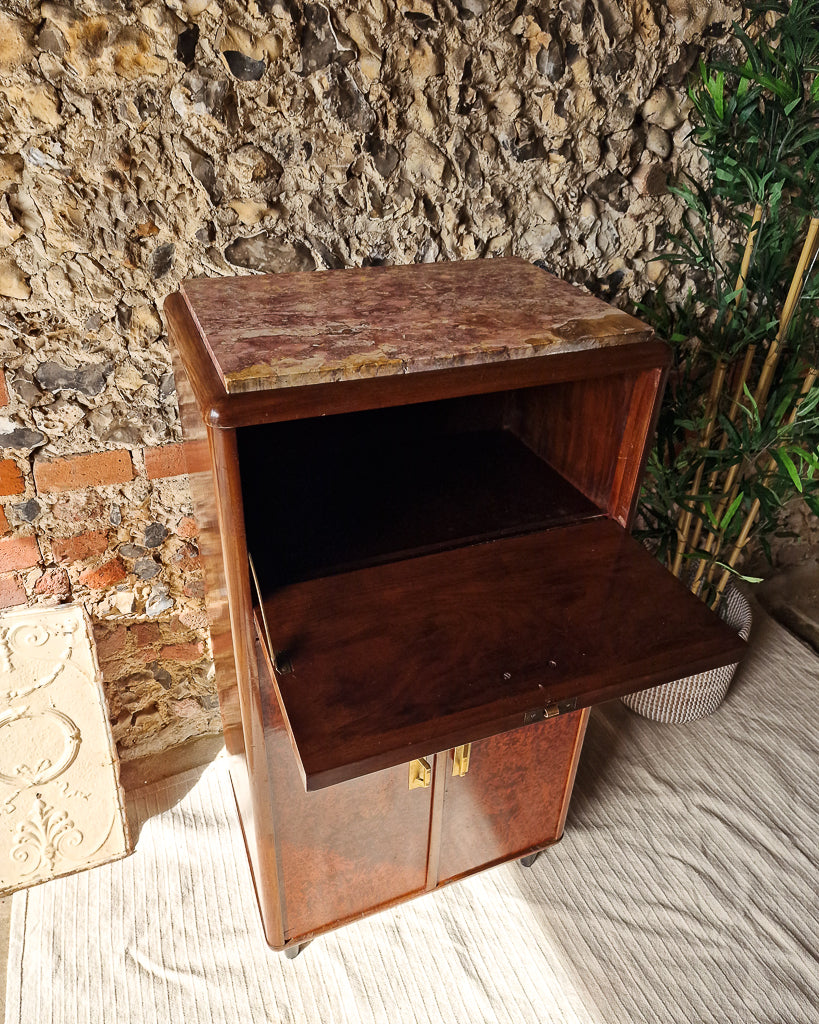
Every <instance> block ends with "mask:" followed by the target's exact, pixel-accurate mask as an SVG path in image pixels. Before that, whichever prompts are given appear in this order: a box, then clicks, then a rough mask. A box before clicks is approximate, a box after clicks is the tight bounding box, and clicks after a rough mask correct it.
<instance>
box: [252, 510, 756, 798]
mask: <svg viewBox="0 0 819 1024" xmlns="http://www.w3.org/2000/svg"><path fill="white" fill-rule="evenodd" d="M265 612H266V615H267V620H268V623H269V624H270V629H271V634H272V640H273V643H274V645H275V647H276V650H277V651H282V652H286V654H287V656H288V658H289V659H290V661H291V662H292V667H293V671H292V672H290V673H288V674H285V675H281V674H279V675H277V677H276V685H277V687H278V691H279V693H280V697H281V701H282V706H283V709H284V714H285V719H286V721H287V723H288V727H289V728H290V730H291V732H292V735H293V737H294V742H295V745H296V748H297V750H298V753H299V756H300V759H301V764H302V767H303V771H304V776H305V781H306V785H307V787H308V788H311V789H312V788H318V787H322V786H325V785H331V784H333V783H335V782H339V781H342V780H344V779H349V778H352V777H354V776H356V775H360V774H364V773H366V772H368V771H375V770H378V769H381V768H384V767H388V766H389V765H394V764H397V763H399V762H401V761H407V760H409V759H411V758H413V757H415V756H418V755H419V754H423V753H425V752H428V751H429V750H430V749H437V750H443V749H446V748H447V747H450V746H455V745H456V744H459V743H465V742H468V741H471V740H476V739H480V738H482V737H485V736H488V735H491V734H492V733H494V732H501V731H505V730H508V729H513V728H516V727H518V726H520V725H522V724H524V722H525V721H526V720H528V719H529V718H530V717H531V713H532V712H535V711H536V710H537V709H538V708H540V709H541V710H542V708H543V707H544V706H545V705H546V704H549V703H552V702H564V701H568V700H571V701H576V702H577V703H576V706H578V707H584V706H588V705H590V704H594V703H596V702H599V701H601V700H608V699H609V698H612V697H616V696H621V695H623V694H625V693H631V692H633V691H635V690H639V689H643V688H644V687H647V686H653V685H656V684H659V683H663V682H668V681H669V680H671V679H673V678H676V677H678V676H682V675H687V674H689V673H692V672H697V671H701V670H703V669H706V668H712V667H715V666H716V665H721V664H728V663H730V662H734V661H737V660H739V657H740V656H741V654H742V651H743V650H744V646H745V645H744V644H743V642H742V641H741V640H739V639H738V637H737V636H736V634H735V633H734V632H733V631H732V630H730V629H729V628H728V627H727V626H726V625H725V624H724V623H723V622H722V621H721V620H720V619H718V618H717V617H716V616H715V615H714V614H713V613H712V612H710V611H709V610H708V608H706V607H705V605H703V604H702V603H701V602H699V601H698V600H697V599H696V598H695V597H693V596H692V595H691V593H690V592H689V591H688V590H687V589H686V588H685V587H684V586H683V585H682V584H681V583H680V581H679V580H677V579H675V578H674V577H673V576H671V574H670V573H668V572H667V571H666V570H665V569H664V568H663V567H662V566H661V565H660V564H659V563H658V562H657V561H656V560H655V559H654V558H652V556H651V555H649V554H648V552H646V551H645V550H644V549H643V548H642V547H640V546H639V545H638V544H637V543H636V542H635V541H633V540H632V539H631V538H630V537H628V536H627V535H626V534H625V533H624V531H623V530H622V529H621V528H620V527H619V526H617V525H616V524H615V523H613V522H611V521H610V520H608V519H593V520H590V521H588V522H584V523H581V524H578V525H574V526H567V527H559V528H556V529H553V530H548V531H546V532H544V533H535V534H529V535H526V536H523V537H513V538H505V539H503V540H498V541H493V542H491V543H487V544H477V545H474V546H472V547H466V548H459V549H456V550H453V551H448V552H445V553H441V554H435V555H428V556H425V557H422V558H414V559H409V560H406V561H404V562H398V563H394V564H388V565H383V566H376V567H374V568H371V569H366V570H361V571H358V572H351V573H344V574H341V575H338V576H334V577H329V578H324V579H319V580H314V581H310V582H307V583H300V584H295V585H293V586H290V587H284V588H282V589H281V590H280V591H278V592H276V593H274V594H273V595H272V596H270V597H269V599H267V600H266V601H265Z"/></svg>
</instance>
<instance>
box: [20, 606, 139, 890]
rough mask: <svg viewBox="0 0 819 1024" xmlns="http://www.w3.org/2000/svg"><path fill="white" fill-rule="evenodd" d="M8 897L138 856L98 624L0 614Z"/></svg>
mask: <svg viewBox="0 0 819 1024" xmlns="http://www.w3.org/2000/svg"><path fill="white" fill-rule="evenodd" d="M0 822H2V825H3V827H2V828H0V895H5V894H6V893H9V892H11V891H13V890H14V889H19V888H22V887H24V886H27V885H33V884H34V883H35V882H42V881H45V880H46V879H49V878H56V877H57V876H58V875H65V874H70V873H72V872H74V871H80V870H83V869H84V868H90V867H94V866H96V865H98V864H103V863H105V862H106V861H109V860H114V859H116V858H117V857H122V856H124V855H125V854H126V853H128V852H129V850H130V842H129V838H128V829H127V823H126V820H125V814H124V811H123V800H122V791H121V789H120V785H119V765H118V762H117V756H116V747H115V746H114V742H113V739H112V737H111V729H110V725H109V722H108V715H107V710H106V704H105V697H104V695H103V690H102V679H101V676H100V671H99V667H98V665H97V659H96V654H95V649H94V643H93V638H92V632H91V623H90V621H89V620H88V617H87V615H86V614H85V611H84V610H83V609H82V608H81V607H80V606H79V605H63V606H61V607H59V608H26V609H24V610H22V611H14V612H7V613H5V614H3V615H0Z"/></svg>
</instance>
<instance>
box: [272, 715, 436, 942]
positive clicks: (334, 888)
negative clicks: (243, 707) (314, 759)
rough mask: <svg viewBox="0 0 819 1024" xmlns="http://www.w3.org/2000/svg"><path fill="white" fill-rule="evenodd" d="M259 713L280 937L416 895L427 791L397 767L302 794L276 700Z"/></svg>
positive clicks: (421, 876)
mask: <svg viewBox="0 0 819 1024" xmlns="http://www.w3.org/2000/svg"><path fill="white" fill-rule="evenodd" d="M266 710H267V713H268V715H267V717H268V721H270V718H271V717H274V718H278V721H275V722H274V723H273V728H268V729H267V730H266V740H267V751H268V759H269V765H270V778H271V789H272V792H271V797H272V801H273V815H274V820H275V830H276V847H277V854H278V857H279V863H280V868H279V871H280V883H281V889H282V897H283V899H282V909H283V915H282V916H283V919H284V929H285V936H286V937H287V938H288V939H291V940H292V939H297V938H299V937H300V936H307V935H309V934H310V933H311V932H314V931H323V930H325V929H326V928H327V927H328V926H331V927H332V926H333V925H335V924H338V923H341V922H343V921H344V920H346V919H348V918H352V917H355V916H357V915H359V914H362V913H366V912H371V911H373V910H376V909H378V908H379V907H381V906H384V905H388V904H390V903H393V902H395V901H397V900H399V899H405V898H406V897H408V896H411V895H413V894H415V893H420V892H422V891H423V890H424V887H425V883H426V866H427V859H428V856H429V835H430V813H431V793H432V787H431V786H430V787H428V788H426V789H424V788H418V789H412V790H411V789H409V785H408V781H409V772H408V766H407V765H406V764H403V765H398V766H396V767H395V768H389V769H387V770H385V771H381V772H375V773H373V774H371V775H365V776H362V777H361V778H358V779H353V780H351V781H349V782H342V783H340V784H338V785H336V786H331V787H329V788H327V789H321V790H317V791H315V792H309V793H308V792H306V791H305V788H304V784H303V782H302V780H301V777H300V775H299V771H298V766H297V762H296V757H295V754H294V753H293V748H292V747H291V745H290V738H289V736H288V734H287V731H286V729H285V727H284V724H283V723H282V721H281V718H280V717H279V715H280V713H279V711H278V707H277V706H276V702H275V699H274V700H273V701H271V702H270V703H269V704H268V707H267V709H266ZM430 760H431V759H430Z"/></svg>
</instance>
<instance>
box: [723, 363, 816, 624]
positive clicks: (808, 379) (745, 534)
mask: <svg viewBox="0 0 819 1024" xmlns="http://www.w3.org/2000/svg"><path fill="white" fill-rule="evenodd" d="M817 376H819V370H817V368H816V367H811V368H810V369H809V370H808V371H807V372H806V374H805V379H804V380H803V381H802V387H801V389H800V391H799V397H798V398H797V400H796V403H795V404H794V407H793V409H792V410H791V414H790V416H789V417H788V420H787V424H786V425H787V426H792V425H793V423H794V420H795V419H796V415H797V413H798V412H799V406H800V405H801V404H802V402H803V400H804V398H805V396H806V395H807V394H808V392H809V391H810V390H811V388H812V387H813V386H814V384H815V383H816V379H817ZM775 467H776V461H775V459H774V458H773V457H771V459H770V461H769V464H768V468H767V470H766V472H765V482H767V481H768V480H769V479H770V477H771V473H772V472H773V470H774V468H775ZM759 509H760V503H759V499H758V498H755V499H754V501H753V503H752V505H751V507H750V509H749V510H748V514H747V516H746V517H745V522H744V523H743V525H742V530H741V531H740V534H739V536H738V537H737V540H736V543H735V544H734V547H733V548H732V549H731V554H730V555H729V556H728V559H727V561H726V565H728V566H730V569H733V568H734V567H735V565H736V561H737V558H738V557H739V555H740V553H741V552H742V549H743V548H744V547H745V545H746V544H747V543H748V538H749V536H750V534H751V530H752V529H753V526H754V524H755V522H756V519H757V516H758V515H759ZM730 569H723V571H722V576H721V577H720V581H719V584H718V586H717V589H716V592H715V594H714V599H713V601H712V603H711V607H712V608H716V606H717V604H718V603H719V600H720V598H721V597H722V593H723V591H724V590H725V587H726V586H727V584H728V580H729V578H730V576H731V572H730Z"/></svg>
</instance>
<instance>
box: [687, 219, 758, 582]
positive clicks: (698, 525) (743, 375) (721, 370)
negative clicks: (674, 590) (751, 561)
mask: <svg viewBox="0 0 819 1024" xmlns="http://www.w3.org/2000/svg"><path fill="white" fill-rule="evenodd" d="M762 214H763V208H762V204H761V203H757V204H756V206H755V207H754V212H753V216H752V217H751V226H750V227H749V228H748V237H747V239H746V240H745V249H744V251H743V253H742V263H741V264H740V268H739V274H738V275H737V283H736V287H735V289H734V291H735V292H736V296H735V298H734V308H736V307H738V306H739V303H740V299H741V298H742V290H743V288H744V287H745V281H746V279H747V277H748V270H749V268H750V266H751V257H752V255H753V252H754V248H755V246H756V243H757V240H758V236H759V225H760V223H761V222H762ZM732 318H733V310H732V309H731V310H729V311H728V315H727V316H726V318H725V327H728V325H729V324H730V323H731V320H732ZM753 355H754V346H751V347H750V349H749V351H748V352H747V353H746V355H745V360H744V362H743V366H742V370H741V372H740V383H739V384H738V386H737V388H736V389H735V392H734V396H733V398H732V400H731V407H730V409H729V411H728V417H729V419H730V421H731V423H733V422H734V418H735V417H736V412H737V408H738V405H737V403H738V400H739V396H741V395H742V389H743V387H744V385H745V383H746V381H747V379H748V373H749V371H750V367H751V362H752V360H753ZM726 371H727V366H726V364H725V362H724V360H722V359H721V360H720V361H719V362H718V363H717V366H716V367H715V369H714V377H713V379H712V381H711V390H710V392H709V395H708V406H707V411H706V423H705V432H704V434H703V442H702V444H703V447H704V448H705V447H707V446H708V443H709V441H710V440H711V435H712V434H713V432H714V427H715V425H716V416H717V411H718V408H719V399H720V395H721V393H722V386H723V383H724V381H725V374H726ZM727 440H728V438H727V435H725V434H723V436H722V442H721V444H720V451H722V450H723V449H724V448H725V445H726V442H727ZM704 469H705V464H704V463H701V464H700V466H699V467H698V468H697V472H696V473H695V475H694V482H693V483H692V485H691V488H690V491H689V495H690V496H691V497H692V498H693V497H694V496H695V495H696V494H698V493H699V489H700V485H701V484H702V475H703V472H704ZM717 476H718V472H717V471H716V470H715V471H714V473H712V474H711V478H710V482H709V492H710V491H712V490H713V488H714V485H715V483H716V477H717ZM701 505H702V503H700V506H701ZM692 520H693V510H688V511H685V512H683V514H682V516H681V517H680V519H679V521H678V526H677V551H676V556H675V558H674V562H673V564H672V567H671V571H672V572H673V573H674V575H675V576H679V575H680V572H681V570H682V561H683V557H684V556H685V552H686V549H688V550H693V549H694V548H696V546H697V541H698V540H699V537H700V533H701V531H702V519H701V518H698V519H697V521H696V522H695V523H694V535H693V538H692V539H690V540H689V532H690V530H691V523H692Z"/></svg>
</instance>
